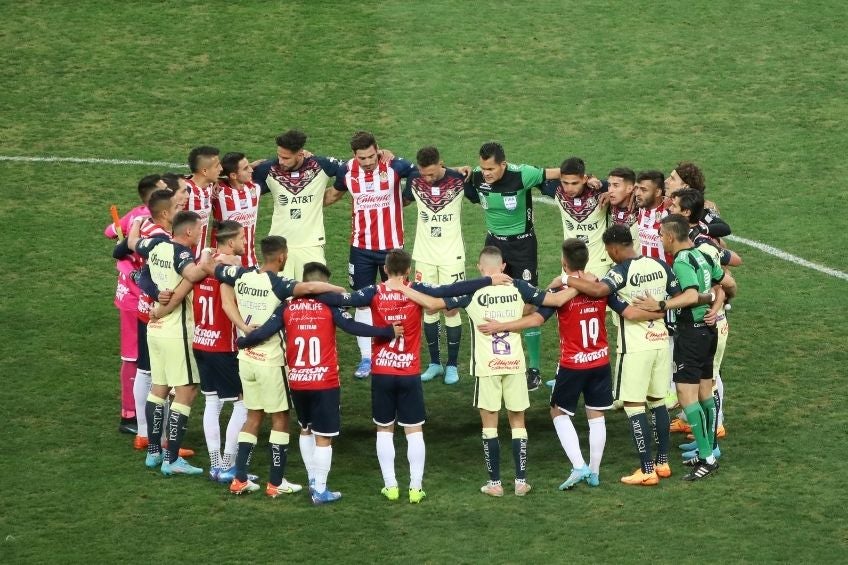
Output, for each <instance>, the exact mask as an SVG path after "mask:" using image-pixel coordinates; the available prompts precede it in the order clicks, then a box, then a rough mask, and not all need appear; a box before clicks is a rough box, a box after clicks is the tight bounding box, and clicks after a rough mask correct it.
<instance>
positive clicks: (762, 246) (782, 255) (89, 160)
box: [0, 155, 848, 281]
mask: <svg viewBox="0 0 848 565" xmlns="http://www.w3.org/2000/svg"><path fill="white" fill-rule="evenodd" d="M0 161H14V162H20V163H72V164H82V165H88V164H91V165H143V166H150V167H180V168H184V167H185V166H186V165H185V164H184V163H172V162H170V161H142V160H139V159H100V158H96V157H29V156H18V155H0ZM533 201H534V202H538V203H540V204H545V205H548V206H555V203H554V201H553V200H552V199H550V198H543V197H540V196H536V197H534V198H533ZM725 239H727V240H729V241H733V242H735V243H741V244H742V245H746V246H748V247H753V248H754V249H757V250H759V251H762V252H763V253H767V254H769V255H772V256H774V257H777V258H778V259H782V260H783V261H786V262H789V263H794V264H796V265H801V266H802V267H806V268H808V269H812V270H814V271H818V272H820V273H824V274H825V275H828V276H831V277H836V278H837V279H842V280H844V281H848V273H843V272H842V271H839V270H837V269H832V268H830V267H827V266H825V265H819V264H818V263H813V262H812V261H807V260H806V259H804V258H803V257H798V256H797V255H793V254H791V253H788V252H786V251H783V250H782V249H778V248H777V247H773V246H771V245H768V244H767V243H762V242H760V241H756V240H753V239H747V238H744V237H739V236H737V235H730V236H727V237H726V238H725Z"/></svg>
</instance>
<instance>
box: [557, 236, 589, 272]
mask: <svg viewBox="0 0 848 565" xmlns="http://www.w3.org/2000/svg"><path fill="white" fill-rule="evenodd" d="M562 258H563V259H565V264H566V265H567V266H568V268H569V269H571V270H572V271H582V270H583V269H585V268H586V263H588V262H589V248H588V247H586V243H585V242H584V241H583V240H582V239H577V238H576V237H572V238H569V239H566V240H565V241H563V242H562Z"/></svg>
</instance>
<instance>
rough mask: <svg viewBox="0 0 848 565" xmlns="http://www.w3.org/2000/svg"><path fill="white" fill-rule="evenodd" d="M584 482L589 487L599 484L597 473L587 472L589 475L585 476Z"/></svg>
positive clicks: (599, 479)
mask: <svg viewBox="0 0 848 565" xmlns="http://www.w3.org/2000/svg"><path fill="white" fill-rule="evenodd" d="M586 484H587V485H589V486H590V487H596V486H598V485H600V484H601V478H600V477H599V476H598V474H597V473H589V476H588V477H586Z"/></svg>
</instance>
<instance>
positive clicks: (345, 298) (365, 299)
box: [315, 285, 377, 308]
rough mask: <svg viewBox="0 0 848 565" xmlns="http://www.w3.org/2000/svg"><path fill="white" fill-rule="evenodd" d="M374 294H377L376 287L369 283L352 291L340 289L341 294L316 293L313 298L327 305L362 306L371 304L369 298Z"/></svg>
mask: <svg viewBox="0 0 848 565" xmlns="http://www.w3.org/2000/svg"><path fill="white" fill-rule="evenodd" d="M375 294H377V287H376V286H375V285H371V286H367V287H365V288H361V289H359V290H357V291H355V292H353V293H351V292H345V291H344V289H342V293H341V294H339V293H338V292H324V293H321V294H318V295H316V296H315V299H316V300H318V301H319V302H322V303H324V304H326V305H327V306H342V307H353V308H362V307H363V306H368V305H369V304H371V300H372V299H373V298H374V295H375Z"/></svg>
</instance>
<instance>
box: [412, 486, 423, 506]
mask: <svg viewBox="0 0 848 565" xmlns="http://www.w3.org/2000/svg"><path fill="white" fill-rule="evenodd" d="M426 496H427V493H426V492H424V489H420V488H411V489H409V503H410V504H418V503H419V502H421V501H422V500H424V497H426Z"/></svg>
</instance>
